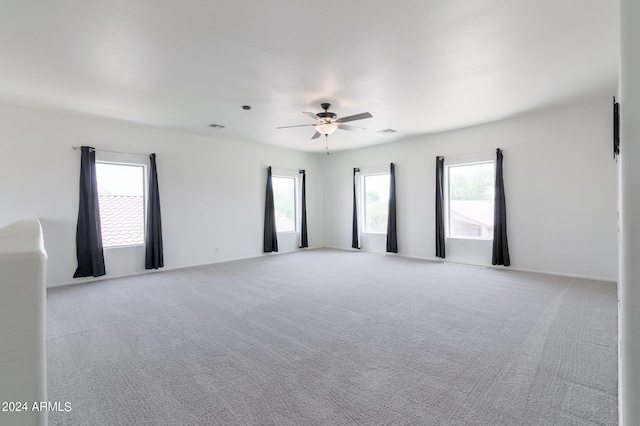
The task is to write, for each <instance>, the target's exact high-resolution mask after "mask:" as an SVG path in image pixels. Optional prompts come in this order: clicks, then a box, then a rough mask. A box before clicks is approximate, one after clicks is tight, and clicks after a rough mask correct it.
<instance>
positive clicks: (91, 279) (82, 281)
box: [47, 247, 324, 288]
mask: <svg viewBox="0 0 640 426" xmlns="http://www.w3.org/2000/svg"><path fill="white" fill-rule="evenodd" d="M321 248H324V247H306V248H304V249H301V248H297V249H295V250H287V251H279V252H273V253H260V254H257V255H254V256H240V257H234V258H231V259H223V260H214V261H211V262H203V263H192V264H188V265H180V266H173V267H163V268H160V269H146V270H144V271H136V272H130V273H126V274H116V275H103V276H101V277H95V278H94V277H86V278H81V279H77V280H75V281H67V282H62V283H56V284H51V285H47V288H56V287H64V286H69V285H76V284H86V283H93V282H98V281H104V280H112V279H116V278H126V277H134V276H136V275H145V274H157V273H161V272H167V271H176V270H179V269H187V268H195V267H197V266H206V265H215V264H216V263H226V262H235V261H237V260H246V259H255V258H258V257H264V256H278V255H281V254H289V253H296V252H299V251H302V250H315V249H321Z"/></svg>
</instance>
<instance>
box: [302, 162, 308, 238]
mask: <svg viewBox="0 0 640 426" xmlns="http://www.w3.org/2000/svg"><path fill="white" fill-rule="evenodd" d="M300 174H301V175H302V189H301V191H300V216H301V218H300V248H305V247H309V240H308V238H307V182H306V173H305V171H304V170H300Z"/></svg>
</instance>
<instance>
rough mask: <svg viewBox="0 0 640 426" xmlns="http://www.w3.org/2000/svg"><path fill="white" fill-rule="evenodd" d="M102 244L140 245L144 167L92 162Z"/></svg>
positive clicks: (141, 237)
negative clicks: (96, 183)
mask: <svg viewBox="0 0 640 426" xmlns="http://www.w3.org/2000/svg"><path fill="white" fill-rule="evenodd" d="M96 177H97V180H98V199H99V202H100V225H101V226H102V245H103V246H104V247H114V246H126V245H134V244H144V166H136V165H124V164H108V163H96Z"/></svg>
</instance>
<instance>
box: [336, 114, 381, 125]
mask: <svg viewBox="0 0 640 426" xmlns="http://www.w3.org/2000/svg"><path fill="white" fill-rule="evenodd" d="M371 117H373V115H371V114H369V113H368V112H363V113H361V114H356V115H350V116H348V117H342V118H338V121H339V122H341V123H346V122H347V121H355V120H362V119H364V118H371Z"/></svg>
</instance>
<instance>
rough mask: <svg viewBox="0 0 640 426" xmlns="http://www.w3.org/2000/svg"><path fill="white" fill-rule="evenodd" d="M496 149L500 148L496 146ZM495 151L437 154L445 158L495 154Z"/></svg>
mask: <svg viewBox="0 0 640 426" xmlns="http://www.w3.org/2000/svg"><path fill="white" fill-rule="evenodd" d="M497 149H500V148H497ZM495 153H496V151H495V150H493V151H483V152H473V153H471V154H459V155H438V157H442V158H444V159H445V160H446V159H447V158H460V157H473V156H476V155H485V154H495Z"/></svg>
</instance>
